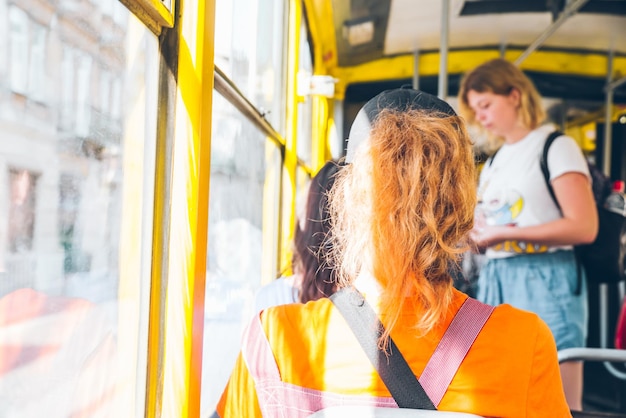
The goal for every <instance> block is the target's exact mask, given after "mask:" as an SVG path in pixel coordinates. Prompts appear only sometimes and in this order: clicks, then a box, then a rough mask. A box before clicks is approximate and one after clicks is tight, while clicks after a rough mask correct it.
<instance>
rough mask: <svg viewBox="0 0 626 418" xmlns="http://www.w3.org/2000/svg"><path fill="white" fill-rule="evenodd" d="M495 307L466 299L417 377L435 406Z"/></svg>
mask: <svg viewBox="0 0 626 418" xmlns="http://www.w3.org/2000/svg"><path fill="white" fill-rule="evenodd" d="M493 309H494V307H493V306H490V305H485V304H484V303H481V302H479V301H477V300H476V299H472V298H467V299H466V300H465V302H464V303H463V306H461V308H460V309H459V311H458V312H457V314H456V316H455V317H454V319H453V320H452V322H451V323H450V326H449V327H448V329H447V330H446V332H445V334H444V335H443V337H442V338H441V341H439V345H438V346H437V348H436V349H435V352H434V353H433V355H432V357H431V358H430V360H429V361H428V363H427V364H426V368H424V371H423V372H422V375H421V376H420V378H419V381H420V384H421V385H422V387H423V388H424V390H425V391H426V393H427V394H428V397H429V398H430V400H431V401H432V402H433V404H434V405H435V406H437V405H439V403H440V402H441V399H442V398H443V395H444V393H446V390H447V389H448V386H449V385H450V382H451V381H452V378H454V375H455V374H456V372H457V370H458V369H459V366H460V365H461V362H463V359H464V358H465V356H466V355H467V352H468V351H469V349H470V347H471V346H472V344H473V343H474V340H475V339H476V337H477V336H478V334H479V333H480V330H481V329H482V328H483V326H484V325H485V323H486V322H487V319H489V316H490V315H491V312H493Z"/></svg>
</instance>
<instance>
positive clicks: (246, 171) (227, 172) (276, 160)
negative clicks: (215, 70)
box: [201, 93, 281, 416]
mask: <svg viewBox="0 0 626 418" xmlns="http://www.w3.org/2000/svg"><path fill="white" fill-rule="evenodd" d="M211 143H212V152H211V185H210V200H209V231H208V232H209V236H208V255H207V282H206V300H205V324H204V357H203V371H202V372H203V373H202V376H203V383H202V406H201V408H202V411H203V412H202V416H206V414H208V413H210V412H211V411H212V410H213V408H214V407H215V404H216V403H217V401H218V398H219V395H220V394H221V392H222V390H223V389H224V386H225V385H226V381H227V379H228V377H229V375H230V372H231V370H232V367H233V366H234V364H235V358H236V356H237V353H238V352H239V344H240V342H241V332H242V331H243V327H244V326H245V325H247V323H248V322H249V320H250V318H252V315H253V313H254V312H253V308H254V295H255V293H256V291H257V290H258V289H259V287H260V286H261V276H262V259H263V257H265V256H264V255H263V254H262V252H263V251H271V245H268V246H267V247H266V248H264V247H263V227H264V225H263V205H264V189H266V188H268V187H270V188H271V187H274V188H276V190H277V188H278V186H277V184H278V177H277V176H275V175H271V174H270V177H269V178H267V177H266V173H268V171H269V172H270V173H271V172H279V171H280V163H281V158H280V151H279V149H278V147H277V146H276V145H275V144H274V143H273V142H271V141H269V140H268V139H267V138H266V137H265V136H264V135H263V134H262V133H261V132H260V131H259V130H258V129H257V128H256V127H255V126H254V125H253V124H252V123H251V122H250V121H249V120H248V119H247V118H246V117H245V116H244V115H242V114H240V113H239V112H238V111H237V110H236V109H235V108H234V107H233V106H232V105H231V104H230V103H229V102H228V101H226V100H225V99H224V98H223V97H222V96H220V95H219V94H217V93H216V94H214V96H213V133H212V138H211ZM242 150H245V152H242ZM268 181H269V182H271V183H272V184H267V182H268ZM274 196H278V193H274ZM274 230H275V228H274Z"/></svg>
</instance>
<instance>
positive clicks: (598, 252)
mask: <svg viewBox="0 0 626 418" xmlns="http://www.w3.org/2000/svg"><path fill="white" fill-rule="evenodd" d="M561 135H563V134H562V133H561V132H558V131H555V132H552V133H551V134H550V135H549V136H548V138H547V139H546V143H545V145H544V147H543V153H542V155H541V160H540V165H541V171H542V172H543V176H544V179H545V181H546V186H547V187H548V191H549V192H550V196H552V200H554V203H555V204H556V205H557V207H559V203H558V201H557V200H556V196H555V195H554V190H553V189H552V185H551V184H550V171H549V170H548V163H547V161H548V150H549V149H550V145H552V142H554V140H555V139H556V138H558V137H559V136H561ZM587 164H588V166H589V173H590V174H591V179H592V188H593V197H594V199H595V201H596V208H597V209H598V221H599V229H598V235H597V237H596V239H595V241H594V242H592V243H591V244H581V245H576V246H574V251H575V253H576V259H577V260H578V266H579V268H580V266H581V265H582V266H583V267H584V269H585V272H586V273H587V280H588V281H589V282H592V283H615V282H618V281H621V280H623V279H624V278H626V274H624V268H625V258H626V222H625V221H626V218H625V217H624V216H622V215H620V214H617V213H614V212H611V211H609V210H607V209H605V207H604V202H605V201H606V199H607V197H608V196H609V195H610V194H611V191H612V182H611V179H610V178H608V177H607V176H606V175H604V173H603V172H602V171H601V170H600V169H599V168H598V167H596V166H595V165H594V164H591V163H590V162H587ZM559 209H560V207H559ZM580 286H581V275H580V271H579V273H578V285H577V290H576V294H578V293H580Z"/></svg>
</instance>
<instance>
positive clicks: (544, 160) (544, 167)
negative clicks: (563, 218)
mask: <svg viewBox="0 0 626 418" xmlns="http://www.w3.org/2000/svg"><path fill="white" fill-rule="evenodd" d="M562 135H563V132H561V131H554V132H552V133H551V134H550V135H548V138H546V142H545V144H544V145H543V152H542V153H541V159H540V160H539V164H540V166H541V172H542V173H543V179H544V180H545V182H546V187H547V188H548V192H549V193H550V196H551V197H552V201H553V202H554V204H555V205H556V207H557V208H558V209H559V211H560V210H561V205H559V201H558V200H556V194H554V189H553V188H552V184H551V183H550V169H549V168H548V151H550V145H552V143H553V142H554V140H555V139H557V138H558V137H560V136H562Z"/></svg>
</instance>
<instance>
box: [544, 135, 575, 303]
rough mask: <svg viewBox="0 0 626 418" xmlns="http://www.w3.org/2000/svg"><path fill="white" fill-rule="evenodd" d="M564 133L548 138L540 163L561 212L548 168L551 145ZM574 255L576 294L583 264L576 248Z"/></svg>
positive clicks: (549, 189) (551, 194)
mask: <svg viewBox="0 0 626 418" xmlns="http://www.w3.org/2000/svg"><path fill="white" fill-rule="evenodd" d="M561 135H563V132H561V131H554V132H552V133H551V134H550V135H548V138H546V143H545V144H544V145H543V152H542V153H541V159H540V160H539V165H540V166H541V172H542V173H543V179H544V180H545V182H546V187H547V188H548V192H549V193H550V196H551V197H552V201H553V202H554V204H555V205H556V207H557V208H558V209H559V212H561V205H559V201H558V200H557V199H556V194H555V193H554V189H553V188H552V183H550V169H549V168H548V151H550V145H552V143H553V142H554V140H555V139H557V138H558V137H560V136H561ZM574 255H575V256H576V289H575V290H574V294H575V295H580V292H581V290H582V282H583V279H582V271H581V270H582V266H581V263H580V260H579V257H578V254H577V253H576V251H575V248H574Z"/></svg>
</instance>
